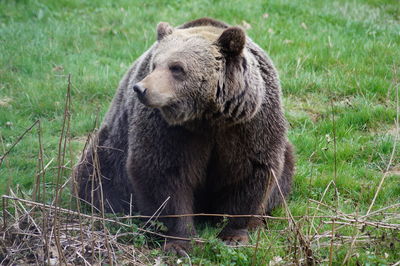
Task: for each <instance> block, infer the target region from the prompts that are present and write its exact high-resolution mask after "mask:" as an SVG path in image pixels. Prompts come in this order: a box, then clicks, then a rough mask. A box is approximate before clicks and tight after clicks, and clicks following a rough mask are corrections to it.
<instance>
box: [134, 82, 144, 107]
mask: <svg viewBox="0 0 400 266" xmlns="http://www.w3.org/2000/svg"><path fill="white" fill-rule="evenodd" d="M133 91H134V92H135V93H136V95H137V97H138V98H139V101H141V102H142V103H143V104H146V97H145V96H146V91H147V88H145V87H143V86H142V85H140V84H139V83H138V84H135V85H134V86H133Z"/></svg>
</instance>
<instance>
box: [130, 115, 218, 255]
mask: <svg viewBox="0 0 400 266" xmlns="http://www.w3.org/2000/svg"><path fill="white" fill-rule="evenodd" d="M153 112H154V114H153V117H152V118H158V119H159V120H155V121H153V120H143V119H142V120H140V121H135V122H136V123H137V124H134V125H135V128H134V129H133V128H132V130H131V136H130V147H129V156H128V163H127V167H128V175H129V177H130V179H131V180H132V184H133V190H134V193H133V194H134V197H135V203H136V204H137V207H138V210H139V212H140V214H142V215H149V216H151V215H154V214H156V215H155V216H154V217H158V216H163V215H180V214H192V213H193V212H194V199H193V197H194V195H193V194H194V189H195V188H196V187H197V186H198V185H199V184H200V183H202V182H203V181H204V179H205V177H206V168H207V167H206V165H207V162H208V157H209V154H210V150H211V148H210V144H208V142H209V141H208V138H206V137H204V136H201V135H198V134H193V133H191V132H188V131H187V130H185V129H184V128H181V127H171V126H169V125H167V124H166V123H165V121H164V120H161V119H160V118H159V116H158V114H157V112H156V111H153ZM164 202H165V204H163V203H164ZM157 210H158V212H157ZM156 212H157V213H156ZM159 221H161V222H163V223H164V224H165V226H166V227H167V229H168V231H167V232H166V233H165V234H166V235H169V236H173V237H178V238H185V239H189V238H190V237H192V236H194V235H195V233H196V232H195V228H194V223H193V217H191V216H185V217H174V218H160V219H159ZM189 247H190V243H189V241H184V240H180V239H173V238H166V245H165V250H166V251H172V252H175V253H178V254H183V251H185V250H188V249H189Z"/></svg>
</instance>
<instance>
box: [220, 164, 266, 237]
mask: <svg viewBox="0 0 400 266" xmlns="http://www.w3.org/2000/svg"><path fill="white" fill-rule="evenodd" d="M266 173H267V170H266V169H265V167H259V168H255V169H254V171H253V172H252V174H250V175H249V176H245V177H244V178H241V179H240V181H238V182H235V183H233V184H230V185H228V186H226V187H224V188H223V189H221V190H219V191H217V192H216V193H215V204H213V205H214V207H215V208H214V212H215V213H223V214H228V215H259V214H260V209H261V205H262V202H263V199H264V197H265V195H266V193H267V190H268V186H267V184H268V177H267V175H266ZM250 220H251V217H228V219H227V223H226V225H225V227H224V228H223V229H222V231H221V232H220V234H219V235H218V237H219V238H220V239H221V240H223V241H224V242H225V243H226V244H228V245H237V244H239V243H241V244H245V243H247V242H248V240H249V237H248V226H249V222H250Z"/></svg>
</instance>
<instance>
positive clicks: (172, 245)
mask: <svg viewBox="0 0 400 266" xmlns="http://www.w3.org/2000/svg"><path fill="white" fill-rule="evenodd" d="M189 250H190V244H189V242H187V241H181V240H174V241H167V243H165V245H164V251H165V252H167V253H172V254H175V255H178V256H181V257H184V256H187V251H189Z"/></svg>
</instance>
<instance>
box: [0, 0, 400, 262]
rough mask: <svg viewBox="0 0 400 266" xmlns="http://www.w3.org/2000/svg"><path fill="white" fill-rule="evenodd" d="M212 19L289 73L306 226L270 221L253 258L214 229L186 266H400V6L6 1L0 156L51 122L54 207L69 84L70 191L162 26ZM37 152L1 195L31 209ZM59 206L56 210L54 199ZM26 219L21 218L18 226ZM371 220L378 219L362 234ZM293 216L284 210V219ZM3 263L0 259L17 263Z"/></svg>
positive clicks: (4, 169)
mask: <svg viewBox="0 0 400 266" xmlns="http://www.w3.org/2000/svg"><path fill="white" fill-rule="evenodd" d="M203 16H209V17H214V18H217V19H220V20H223V21H226V22H228V23H230V24H232V25H242V26H243V27H245V28H247V33H248V35H249V36H250V37H251V38H252V39H253V40H254V41H255V42H256V43H258V44H259V45H260V46H261V47H262V48H264V49H265V50H266V51H267V52H268V54H269V55H270V56H271V58H272V59H273V61H274V63H275V65H276V67H277V69H278V70H279V73H280V77H281V82H282V89H283V95H284V104H285V112H286V116H287V118H288V120H289V122H290V126H291V128H290V132H289V138H290V139H291V141H292V142H293V144H294V146H295V148H296V157H297V166H296V167H297V170H296V176H295V183H294V189H293V193H292V195H291V197H290V200H289V201H288V207H289V210H290V212H291V214H292V215H293V216H295V218H294V219H295V222H296V223H293V221H292V222H289V223H288V222H287V221H281V220H277V221H275V220H269V221H268V224H267V225H268V226H267V227H266V228H263V229H260V230H259V231H257V232H254V233H252V243H251V246H249V247H240V248H231V247H226V246H224V245H223V244H222V243H220V242H219V241H217V240H216V237H215V235H216V230H217V229H214V228H207V227H206V228H203V229H202V230H200V232H202V233H201V235H200V237H201V238H203V239H208V241H207V243H206V244H205V245H204V246H201V247H196V248H195V249H194V251H193V252H192V253H191V254H189V256H190V258H182V259H180V261H178V262H180V263H183V264H189V263H193V264H205V265H211V264H225V265H231V264H236V265H250V264H256V265H263V264H268V263H270V264H273V265H277V264H282V265H284V264H288V263H295V264H299V263H302V262H304V258H305V255H304V253H306V251H305V249H304V247H308V248H309V249H310V250H312V253H313V254H312V257H313V258H314V259H315V261H316V262H318V263H324V264H329V263H332V264H341V263H343V262H347V263H349V264H350V265H355V264H365V265H367V264H369V265H372V264H374V265H375V264H382V265H385V264H391V263H396V262H397V263H398V262H400V252H399V250H400V225H399V224H400V152H399V150H400V146H399V144H398V143H399V142H398V135H399V130H398V127H396V119H397V121H398V119H399V118H398V116H399V111H398V108H399V107H398V100H396V99H398V96H397V98H396V91H397V93H398V88H399V86H400V85H399V80H400V4H399V2H398V0H363V1H362V0H353V1H316V0H315V1H311V0H302V1H300V0H271V1H261V0H254V1H235V0H233V1H218V0H214V1H213V0H200V1H195V2H191V1H184V0H175V1H164V0H155V1H145V0H136V1H128V0H125V1H124V0H119V1H106V0H96V1H78V0H76V1H66V0H60V1H39V0H36V1H11V0H10V1H0V134H1V136H0V137H1V142H0V145H1V146H0V150H1V152H0V153H1V154H4V153H5V152H6V151H7V150H9V149H10V148H12V147H13V144H14V143H16V141H17V139H18V137H19V136H20V135H21V134H22V133H23V132H24V131H25V130H26V129H27V128H28V127H29V126H31V125H32V124H33V123H34V122H35V121H36V120H38V119H39V120H40V124H41V131H40V133H41V138H42V143H43V150H44V153H43V164H44V165H47V164H48V167H47V172H46V180H47V181H46V188H47V193H48V194H49V195H50V194H51V191H52V189H53V190H54V183H55V182H56V179H57V176H58V170H59V167H58V165H59V164H58V154H59V140H60V135H61V128H62V124H63V117H64V103H65V98H66V88H67V85H68V74H71V99H72V100H71V103H72V110H71V129H70V134H68V143H69V147H70V148H68V156H66V158H65V162H64V164H63V165H64V167H63V169H65V171H63V173H62V175H61V176H60V177H61V178H62V182H65V180H67V178H68V177H69V175H70V169H71V167H72V166H73V165H74V163H76V161H77V160H78V158H79V154H80V151H81V150H82V149H83V145H84V143H85V139H86V136H87V135H88V133H89V132H91V131H92V130H93V127H94V125H95V120H96V118H98V119H99V120H101V119H102V117H103V116H104V114H105V112H106V111H107V108H108V105H109V103H110V102H111V99H112V97H113V95H114V92H115V89H116V87H117V85H118V82H119V80H120V78H121V77H122V75H123V74H124V72H125V71H126V70H127V68H128V67H129V65H130V64H131V63H132V62H133V61H134V60H135V59H136V58H137V57H138V56H139V55H141V54H142V53H143V52H144V51H145V50H146V49H147V48H148V47H149V46H150V45H151V44H152V43H153V42H154V41H155V27H156V25H157V23H158V22H159V21H167V22H170V23H171V24H172V25H179V24H182V23H183V22H186V21H188V20H191V19H195V18H199V17H203ZM38 153H39V141H38V130H37V125H36V126H35V127H34V128H33V130H31V131H29V132H28V133H27V134H26V135H25V136H24V137H23V138H22V139H21V141H20V142H19V143H18V144H17V145H15V147H13V149H12V150H11V152H9V153H8V154H7V156H6V157H5V158H2V162H1V163H2V164H1V167H0V193H1V194H5V193H9V189H8V187H9V186H10V188H12V190H13V191H16V192H15V193H17V195H16V196H18V197H23V198H25V199H32V193H33V190H34V189H33V188H34V184H35V177H36V175H37V173H38ZM3 159H4V160H3ZM383 178H384V179H383ZM331 181H333V183H331ZM381 181H383V182H381ZM380 183H382V185H381V186H379V184H380ZM378 187H379V191H378ZM377 191H378V193H377ZM68 193H69V192H68V190H67V191H65V192H64V193H63V202H64V201H65V202H67V201H68V198H69V196H68ZM375 195H376V200H375V201H374V202H373V199H374V196H375ZM318 201H322V204H318V203H316V202H318ZM46 202H47V203H51V198H50V196H49V197H47V201H46ZM372 203H373V204H372ZM10 204H11V203H10ZM385 207H389V208H387V209H385V210H383V211H379V212H375V211H376V210H380V209H382V208H385ZM1 208H4V206H3V207H1ZM16 208H17V207H15V208H14V209H13V210H10V213H11V212H12V213H14V215H15V213H16V212H17V211H16ZM3 214H4V213H3ZM3 214H2V215H3ZM366 214H371V215H369V216H364V218H362V219H360V220H358V221H356V222H354V221H353V222H352V221H350V220H351V219H353V220H355V219H356V218H357V217H362V216H363V215H366ZM286 215H287V212H286V210H285V208H281V209H278V210H276V211H275V212H274V216H276V217H285V216H286ZM310 215H311V216H312V215H318V216H327V218H325V219H323V218H322V217H321V218H315V219H309V216H310ZM298 216H303V217H304V218H299V217H298ZM336 216H340V217H342V218H343V217H345V218H346V219H348V220H344V219H339V218H337V219H334V218H332V217H336ZM296 217H297V218H296ZM307 217H308V218H307ZM349 219H350V220H349ZM363 219H364V220H363ZM2 220H5V217H2ZM332 220H333V221H335V222H336V223H334V225H332V223H331V222H332ZM366 221H368V222H366ZM368 223H369V224H368ZM371 223H372V224H371ZM387 225H390V226H392V228H388V226H387ZM390 226H389V227H390ZM296 228H297V229H298V230H299V231H301V232H302V234H303V238H305V239H307V241H306V242H307V243H306V244H304V243H301V238H302V237H301V236H299V235H298V234H296V230H297V229H296ZM109 230H110V231H111V232H113V230H114V231H115V230H118V227H115V226H112V227H111V228H109ZM332 234H333V235H334V237H332ZM1 241H2V240H0V242H1ZM120 241H122V242H123V241H125V242H124V243H126V244H132V245H133V247H135V248H137V249H139V250H142V251H143V250H146V248H144V247H143V244H144V243H147V242H150V245H151V246H152V247H154V246H156V247H157V245H158V244H157V243H153V241H152V240H151V239H148V238H143V236H140V238H139V237H137V238H136V237H128V238H123V239H122V240H120ZM5 245H6V244H4V243H3V242H2V245H1V246H2V247H3V246H5ZM256 247H257V248H256ZM132 249H133V248H132ZM2 250H3V248H2ZM2 252H4V251H0V260H2V259H4V258H5V256H6V255H4V254H6V253H2ZM143 254H145V256H146V258H147V260H145V261H144V262H143V260H142V262H143V263H155V261H159V262H160V261H163V262H166V263H177V257H174V256H169V257H167V256H165V255H163V254H162V252H161V251H160V249H148V250H147V251H143ZM15 256H17V255H15ZM103 259H104V258H103ZM117 259H118V257H116V260H115V262H116V263H118V260H117ZM100 260H101V258H100ZM119 263H122V264H123V263H124V262H123V261H119ZM125 263H127V261H125Z"/></svg>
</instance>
